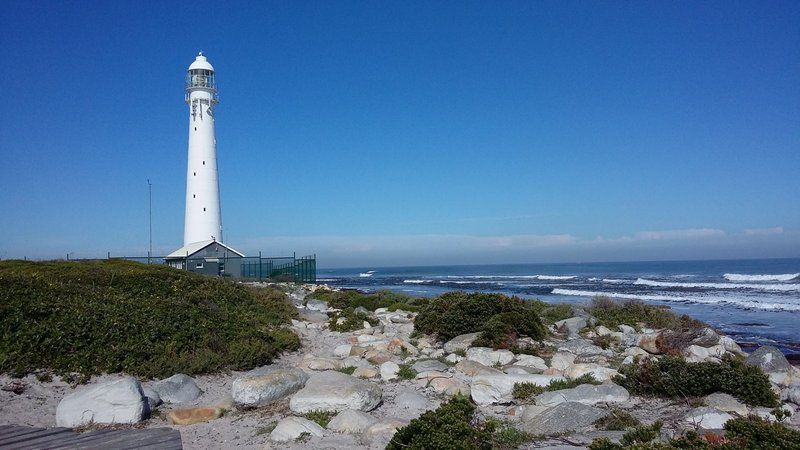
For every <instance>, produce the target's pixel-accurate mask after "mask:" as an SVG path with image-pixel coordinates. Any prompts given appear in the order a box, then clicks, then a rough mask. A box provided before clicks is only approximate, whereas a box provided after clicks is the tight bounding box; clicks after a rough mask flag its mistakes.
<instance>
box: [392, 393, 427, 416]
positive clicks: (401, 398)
mask: <svg viewBox="0 0 800 450" xmlns="http://www.w3.org/2000/svg"><path fill="white" fill-rule="evenodd" d="M394 405H395V407H397V408H400V409H408V410H411V411H419V412H422V411H425V410H426V409H428V399H427V398H425V396H423V395H420V394H417V393H416V392H413V391H402V392H400V393H399V394H397V395H396V396H395V398H394Z"/></svg>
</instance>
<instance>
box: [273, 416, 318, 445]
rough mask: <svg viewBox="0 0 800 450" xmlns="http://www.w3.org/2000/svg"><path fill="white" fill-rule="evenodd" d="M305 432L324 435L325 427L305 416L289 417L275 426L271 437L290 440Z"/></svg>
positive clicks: (279, 440) (281, 440)
mask: <svg viewBox="0 0 800 450" xmlns="http://www.w3.org/2000/svg"><path fill="white" fill-rule="evenodd" d="M303 433H310V434H311V435H312V436H317V437H322V436H323V435H324V434H325V429H324V428H322V427H321V426H319V425H318V424H317V423H316V422H312V421H310V420H308V419H305V418H303V417H294V416H292V417H287V418H285V419H283V420H281V421H280V422H278V425H276V426H275V429H274V430H272V433H270V434H269V438H270V439H271V440H273V441H275V442H289V441H293V440H295V439H297V438H299V437H300V435H301V434H303Z"/></svg>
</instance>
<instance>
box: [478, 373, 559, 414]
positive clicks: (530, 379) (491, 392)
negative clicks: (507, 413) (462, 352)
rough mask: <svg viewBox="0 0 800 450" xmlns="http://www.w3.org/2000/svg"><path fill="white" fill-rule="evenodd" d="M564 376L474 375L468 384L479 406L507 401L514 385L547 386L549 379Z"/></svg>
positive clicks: (510, 398) (552, 379)
mask: <svg viewBox="0 0 800 450" xmlns="http://www.w3.org/2000/svg"><path fill="white" fill-rule="evenodd" d="M563 380H564V377H560V376H554V375H525V374H506V373H500V374H498V375H476V376H475V377H474V378H473V379H472V383H471V384H470V396H471V397H472V400H473V401H474V402H475V403H477V404H478V405H480V406H486V405H491V404H493V403H508V402H510V401H511V400H512V399H513V395H512V393H513V391H514V385H515V384H517V383H532V384H535V385H537V386H547V385H548V384H550V382H551V381H563Z"/></svg>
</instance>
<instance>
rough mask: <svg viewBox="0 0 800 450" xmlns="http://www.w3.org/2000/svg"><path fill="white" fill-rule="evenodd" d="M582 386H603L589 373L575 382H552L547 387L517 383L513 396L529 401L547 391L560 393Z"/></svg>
mask: <svg viewBox="0 0 800 450" xmlns="http://www.w3.org/2000/svg"><path fill="white" fill-rule="evenodd" d="M582 384H595V385H597V384H601V383H600V382H599V381H597V380H596V379H595V378H594V377H593V376H592V374H590V373H587V374H584V375H581V376H579V377H578V378H575V379H574V380H552V381H550V383H548V384H547V386H539V385H536V384H534V383H515V384H514V390H513V391H512V395H513V396H514V398H515V399H518V400H527V399H530V398H531V397H536V396H537V395H539V394H541V393H543V392H547V391H560V390H563V389H572V388H574V387H577V386H580V385H582Z"/></svg>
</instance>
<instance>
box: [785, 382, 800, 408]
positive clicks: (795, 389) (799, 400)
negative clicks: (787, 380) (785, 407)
mask: <svg viewBox="0 0 800 450" xmlns="http://www.w3.org/2000/svg"><path fill="white" fill-rule="evenodd" d="M786 399H787V400H789V401H790V402H792V403H794V404H795V405H800V386H792V387H790V388H789V389H788V392H787V393H786Z"/></svg>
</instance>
